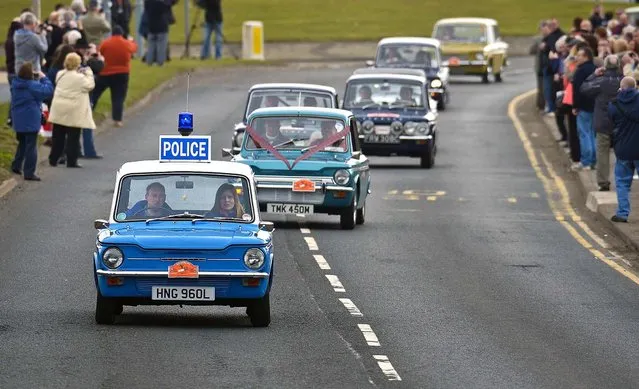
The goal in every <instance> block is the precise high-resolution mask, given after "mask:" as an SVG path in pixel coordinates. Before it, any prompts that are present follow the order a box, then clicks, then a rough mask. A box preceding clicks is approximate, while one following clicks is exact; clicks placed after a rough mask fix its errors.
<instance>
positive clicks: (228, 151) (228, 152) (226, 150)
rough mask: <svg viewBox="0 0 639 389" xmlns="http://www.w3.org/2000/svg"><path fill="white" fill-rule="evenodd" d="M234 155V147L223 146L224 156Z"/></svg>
mask: <svg viewBox="0 0 639 389" xmlns="http://www.w3.org/2000/svg"><path fill="white" fill-rule="evenodd" d="M233 155H234V153H233V149H230V148H228V149H227V148H222V157H232V156H233Z"/></svg>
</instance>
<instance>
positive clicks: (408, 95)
mask: <svg viewBox="0 0 639 389" xmlns="http://www.w3.org/2000/svg"><path fill="white" fill-rule="evenodd" d="M396 103H402V104H407V105H417V102H416V101H415V99H413V89H412V88H411V87H409V86H403V87H401V88H400V90H399V98H398V99H397V101H396Z"/></svg>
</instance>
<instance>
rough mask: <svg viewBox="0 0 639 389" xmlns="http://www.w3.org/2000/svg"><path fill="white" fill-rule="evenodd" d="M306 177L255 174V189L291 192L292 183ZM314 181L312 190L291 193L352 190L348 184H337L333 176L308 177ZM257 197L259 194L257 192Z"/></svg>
mask: <svg viewBox="0 0 639 389" xmlns="http://www.w3.org/2000/svg"><path fill="white" fill-rule="evenodd" d="M302 178H306V177H281V176H255V181H256V182H257V189H258V190H259V189H288V190H290V191H291V192H293V183H294V182H295V181H297V180H300V179H302ZM308 179H309V180H311V181H313V182H314V183H315V191H314V192H293V193H317V192H320V193H325V192H326V191H344V192H352V191H353V188H351V187H350V186H342V185H337V184H336V183H335V181H334V180H333V177H308ZM258 197H259V194H258Z"/></svg>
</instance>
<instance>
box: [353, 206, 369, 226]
mask: <svg viewBox="0 0 639 389" xmlns="http://www.w3.org/2000/svg"><path fill="white" fill-rule="evenodd" d="M365 221H366V201H364V204H363V205H362V209H358V210H357V217H356V218H355V223H357V224H364V222H365Z"/></svg>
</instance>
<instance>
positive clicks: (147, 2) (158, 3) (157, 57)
mask: <svg viewBox="0 0 639 389" xmlns="http://www.w3.org/2000/svg"><path fill="white" fill-rule="evenodd" d="M144 14H145V16H146V23H147V28H148V35H147V44H148V47H147V52H146V63H147V64H148V65H149V66H151V65H153V64H154V63H157V64H158V65H160V66H162V65H164V62H165V61H166V52H167V50H168V49H167V47H168V44H169V19H170V15H171V6H170V4H169V3H168V2H167V1H166V0H144Z"/></svg>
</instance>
